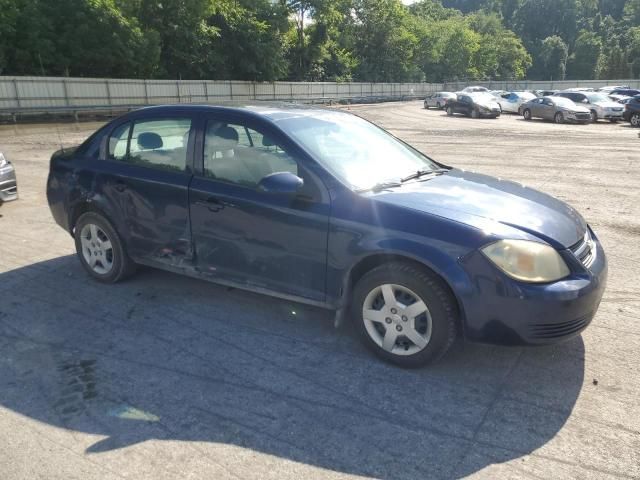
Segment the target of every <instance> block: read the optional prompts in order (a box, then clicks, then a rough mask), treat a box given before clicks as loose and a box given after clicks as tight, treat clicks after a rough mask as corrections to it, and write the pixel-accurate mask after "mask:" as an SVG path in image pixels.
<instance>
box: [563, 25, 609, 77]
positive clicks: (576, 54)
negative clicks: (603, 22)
mask: <svg viewBox="0 0 640 480" xmlns="http://www.w3.org/2000/svg"><path fill="white" fill-rule="evenodd" d="M601 52H602V41H601V40H600V37H598V35H596V34H595V33H593V32H589V31H587V30H581V31H580V34H579V35H578V38H577V39H576V43H575V45H574V47H573V53H572V54H571V57H570V58H569V61H568V65H567V71H568V77H569V78H576V79H586V80H589V79H592V78H595V75H596V67H597V65H598V59H599V58H600V54H601Z"/></svg>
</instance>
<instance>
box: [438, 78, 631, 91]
mask: <svg viewBox="0 0 640 480" xmlns="http://www.w3.org/2000/svg"><path fill="white" fill-rule="evenodd" d="M469 85H478V86H481V87H487V88H488V89H489V90H564V89H565V88H576V87H582V88H600V87H605V86H607V85H626V86H629V87H631V88H637V89H640V79H635V80H634V79H631V80H629V79H626V80H558V81H554V80H548V81H547V80H488V81H472V80H470V81H457V82H445V83H444V84H443V89H444V90H445V91H448V92H456V91H458V90H462V89H463V88H464V87H467V86H469Z"/></svg>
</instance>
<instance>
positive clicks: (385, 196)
mask: <svg viewBox="0 0 640 480" xmlns="http://www.w3.org/2000/svg"><path fill="white" fill-rule="evenodd" d="M375 198H376V200H379V201H382V202H386V203H391V204H394V205H397V206H402V207H406V208H411V209H414V210H419V211H423V212H426V213H431V214H435V215H439V216H443V217H447V218H451V219H453V220H456V221H460V222H463V223H467V224H471V225H472V226H476V227H478V228H483V229H484V228H486V226H487V225H488V222H487V220H489V221H493V222H499V223H500V224H503V225H506V226H508V227H512V228H516V229H518V230H521V231H524V232H526V233H527V234H530V235H534V236H536V237H538V238H540V239H542V240H544V241H546V242H548V243H550V244H551V245H553V246H555V247H557V248H568V247H570V246H572V245H575V244H576V243H577V242H578V241H579V240H580V239H581V238H582V237H584V234H585V232H586V228H587V225H586V222H585V221H584V219H583V218H582V216H581V215H580V214H579V213H578V212H577V211H576V210H575V209H573V208H572V207H570V206H569V205H567V204H566V203H564V202H562V201H560V200H558V199H556V198H553V197H551V196H550V195H547V194H545V193H542V192H539V191H537V190H534V189H532V188H528V187H525V186H523V185H521V184H519V183H515V182H511V181H507V180H500V179H497V178H494V177H490V176H488V175H482V174H478V173H471V172H465V171H462V170H457V169H453V170H451V171H449V172H448V173H445V174H443V175H439V176H437V177H431V178H429V179H426V180H423V181H417V182H413V183H410V184H405V185H403V186H402V187H398V188H395V189H393V190H387V191H384V192H381V193H379V194H377V195H376V196H375ZM458 214H461V215H458Z"/></svg>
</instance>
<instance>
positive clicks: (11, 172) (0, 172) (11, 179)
mask: <svg viewBox="0 0 640 480" xmlns="http://www.w3.org/2000/svg"><path fill="white" fill-rule="evenodd" d="M16 198H18V183H17V181H16V171H15V169H14V168H13V165H12V164H11V162H10V161H9V160H7V159H6V158H5V156H4V155H3V154H2V152H0V204H2V203H3V202H8V201H9V200H15V199H16Z"/></svg>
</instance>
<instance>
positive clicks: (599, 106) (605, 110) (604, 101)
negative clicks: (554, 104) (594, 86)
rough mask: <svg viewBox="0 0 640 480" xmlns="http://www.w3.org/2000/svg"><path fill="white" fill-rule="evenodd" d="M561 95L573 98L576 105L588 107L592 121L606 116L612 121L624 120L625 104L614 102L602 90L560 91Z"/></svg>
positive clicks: (559, 94) (558, 94)
mask: <svg viewBox="0 0 640 480" xmlns="http://www.w3.org/2000/svg"><path fill="white" fill-rule="evenodd" d="M556 95H557V96H559V97H564V98H568V99H569V100H573V102H574V103H575V104H576V105H580V106H582V107H586V108H588V109H589V111H590V112H591V121H592V122H597V121H598V120H599V119H601V118H604V119H606V120H609V121H610V122H617V121H618V120H622V112H624V106H622V105H621V104H619V103H617V102H614V101H613V100H611V99H610V98H609V97H608V96H607V95H605V94H604V93H601V92H567V91H564V92H558V93H556Z"/></svg>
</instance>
